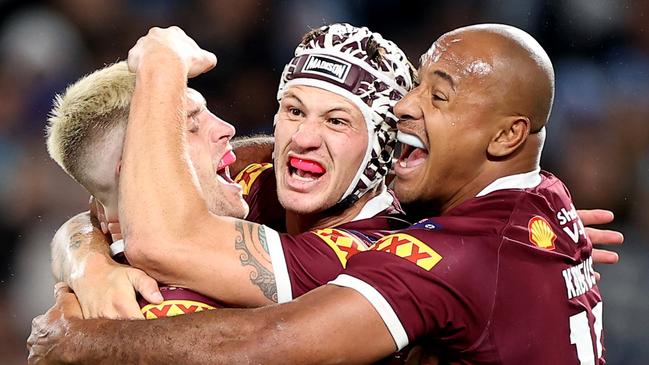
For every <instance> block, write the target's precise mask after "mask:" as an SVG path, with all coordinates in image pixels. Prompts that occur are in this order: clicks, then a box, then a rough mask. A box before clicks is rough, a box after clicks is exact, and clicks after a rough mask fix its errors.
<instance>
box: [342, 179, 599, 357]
mask: <svg viewBox="0 0 649 365" xmlns="http://www.w3.org/2000/svg"><path fill="white" fill-rule="evenodd" d="M591 251H592V245H591V243H590V241H589V240H588V238H587V237H586V235H585V233H584V229H583V225H582V223H581V221H580V219H579V218H578V216H577V214H576V210H575V208H574V206H573V204H572V202H571V199H570V195H569V193H568V191H567V189H566V187H565V186H564V185H563V184H562V183H561V181H560V180H558V179H557V178H556V177H554V176H552V175H551V174H549V173H545V172H542V173H539V172H538V171H533V172H530V173H527V174H520V175H513V176H508V177H505V178H502V179H498V180H496V181H495V182H494V183H492V184H491V185H489V186H488V187H487V188H486V189H485V190H483V191H482V192H481V193H480V194H478V196H477V197H475V198H473V199H470V200H468V201H466V202H464V203H463V204H461V205H459V206H458V207H456V208H454V209H452V210H451V211H450V212H448V213H447V214H445V215H443V216H441V217H435V218H431V219H427V220H423V221H421V222H419V223H417V224H415V225H413V226H412V227H410V228H408V229H404V230H401V231H399V232H397V233H395V234H392V235H389V236H386V237H384V238H383V239H381V240H379V241H378V242H376V243H375V244H374V245H373V246H372V247H371V248H370V250H368V251H366V252H363V253H361V254H358V255H355V256H353V257H352V258H350V260H349V262H348V264H347V267H346V270H345V271H344V272H343V273H342V274H341V275H339V276H338V277H337V278H336V279H335V280H334V281H333V282H332V283H333V284H335V285H340V286H346V287H351V288H354V289H355V290H357V291H359V292H360V293H361V294H363V295H364V296H365V297H366V298H367V299H368V301H370V302H371V303H372V305H373V306H374V307H375V309H376V310H377V312H378V313H379V314H380V315H381V317H382V318H383V320H384V321H385V324H386V326H387V327H388V329H389V330H390V333H391V335H392V337H393V339H394V341H395V343H396V344H397V347H398V348H402V347H404V346H406V345H407V344H408V343H410V342H413V341H415V339H417V341H418V342H419V343H420V344H422V345H423V346H426V347H430V348H435V349H437V353H438V354H439V355H440V356H441V362H442V363H448V364H475V363H480V364H604V363H605V361H604V358H603V346H602V300H601V296H600V293H599V289H598V288H597V285H596V284H595V276H594V272H593V268H592V258H591Z"/></svg>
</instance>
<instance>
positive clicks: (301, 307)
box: [63, 287, 394, 364]
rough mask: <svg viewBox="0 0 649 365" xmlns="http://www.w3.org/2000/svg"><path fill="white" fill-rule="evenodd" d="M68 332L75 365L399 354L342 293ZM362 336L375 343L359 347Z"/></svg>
mask: <svg viewBox="0 0 649 365" xmlns="http://www.w3.org/2000/svg"><path fill="white" fill-rule="evenodd" d="M340 308H344V310H342V311H341V310H340ZM68 328H69V329H68V331H67V336H68V338H67V339H66V341H65V342H64V346H63V347H64V349H63V351H64V352H65V353H69V354H71V355H72V356H75V357H73V358H70V359H69V360H72V361H71V362H72V363H87V364H101V363H106V364H111V363H183V364H203V363H209V364H356V363H369V362H372V361H375V360H378V359H380V358H382V357H384V356H386V355H388V354H389V353H391V352H392V351H394V343H393V342H392V339H391V337H390V335H389V333H388V331H387V329H386V328H385V326H384V325H383V322H382V320H381V319H380V317H379V316H378V314H377V313H376V312H374V310H373V309H372V308H371V306H369V304H368V303H367V302H366V301H365V299H363V298H362V297H360V296H359V295H358V294H357V293H355V292H352V291H351V289H341V288H336V287H328V288H323V289H320V290H319V291H318V292H317V293H314V294H309V295H307V296H305V299H302V300H300V301H295V302H291V303H287V304H283V305H278V306H273V307H266V308H260V309H255V310H249V309H247V310H241V309H217V310H213V311H207V312H201V313H194V314H189V315H183V316H177V317H173V318H163V319H157V320H155V321H106V320H96V321H95V320H93V321H80V320H74V321H71V322H70V325H69V326H68ZM115 333H120V334H123V335H122V336H115ZM362 338H365V339H368V338H371V339H372V340H371V341H366V342H363V346H362V347H360V348H359V346H358V344H359V342H358V341H359V340H358V339H362ZM325 339H326V340H325Z"/></svg>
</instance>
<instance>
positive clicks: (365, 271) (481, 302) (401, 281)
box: [331, 230, 493, 350]
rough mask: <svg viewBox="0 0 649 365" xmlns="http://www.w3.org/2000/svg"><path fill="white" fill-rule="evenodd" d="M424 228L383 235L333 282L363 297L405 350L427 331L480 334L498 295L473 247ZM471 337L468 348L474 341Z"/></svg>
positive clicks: (349, 264)
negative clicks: (470, 252) (475, 263)
mask: <svg viewBox="0 0 649 365" xmlns="http://www.w3.org/2000/svg"><path fill="white" fill-rule="evenodd" d="M420 231H421V230H407V231H403V232H399V233H395V234H392V235H388V236H386V237H384V238H382V239H381V240H379V241H377V242H376V243H375V244H374V245H373V246H372V247H370V248H369V250H367V251H366V252H363V253H361V254H358V255H355V256H354V257H353V258H351V259H350V260H349V262H348V265H347V267H346V269H345V270H344V271H343V272H342V273H341V274H340V275H339V276H338V277H337V278H336V279H335V280H333V281H332V282H331V284H334V285H338V286H343V287H348V288H352V289H354V290H356V291H357V292H359V293H360V294H361V295H363V296H364V297H365V298H366V299H367V300H368V301H369V302H370V303H371V304H372V306H373V307H374V308H375V310H376V311H377V312H378V314H379V315H380V316H381V318H382V319H383V321H384V323H385V325H386V327H387V328H388V330H389V331H390V334H391V335H392V338H393V340H394V342H395V344H396V346H397V348H398V349H399V350H400V349H402V348H404V347H405V346H406V345H408V344H409V343H410V342H411V341H413V340H414V339H416V338H418V337H421V336H424V335H434V336H438V337H442V338H443V337H444V336H454V335H456V336H457V334H453V333H446V332H445V331H444V330H445V329H448V328H455V329H457V328H472V331H477V332H476V333H479V331H481V328H482V327H483V326H484V321H483V318H484V315H483V314H484V313H487V312H489V310H490V305H489V300H490V299H489V298H490V297H492V296H493V291H492V293H491V294H489V290H488V289H487V288H488V287H490V286H492V280H490V278H489V275H488V274H487V272H486V271H485V270H484V269H478V270H474V269H475V268H474V267H472V266H473V264H472V263H471V261H470V259H469V258H467V257H466V255H465V252H466V251H467V250H464V249H457V248H454V247H453V245H454V244H455V243H451V242H450V241H447V240H446V238H445V237H444V236H443V235H440V236H439V237H438V236H436V235H435V234H432V233H429V232H424V233H421V232H420ZM486 266H488V265H486ZM469 267H470V268H471V270H469ZM489 269H493V268H491V267H489ZM480 287H482V288H481V289H480ZM463 335H464V336H465V335H466V334H463ZM469 338H470V336H469V337H467V341H466V343H465V346H466V348H468V347H470V346H471V345H472V343H471V342H470V341H469V340H468V339H469Z"/></svg>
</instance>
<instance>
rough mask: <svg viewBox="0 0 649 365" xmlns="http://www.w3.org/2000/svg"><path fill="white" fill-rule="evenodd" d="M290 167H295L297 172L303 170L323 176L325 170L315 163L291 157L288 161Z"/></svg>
mask: <svg viewBox="0 0 649 365" xmlns="http://www.w3.org/2000/svg"><path fill="white" fill-rule="evenodd" d="M290 163H291V166H292V167H295V168H296V169H298V170H303V171H307V172H312V173H314V174H324V173H325V169H324V167H322V165H320V164H319V163H317V162H314V161H309V160H303V159H300V158H295V157H291V160H290Z"/></svg>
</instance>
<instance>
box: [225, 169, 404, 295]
mask: <svg viewBox="0 0 649 365" xmlns="http://www.w3.org/2000/svg"><path fill="white" fill-rule="evenodd" d="M235 181H237V182H238V183H239V184H241V186H242V188H243V194H244V199H246V202H248V204H249V206H250V213H249V214H248V216H247V217H246V220H249V221H254V222H256V223H260V224H264V225H265V226H269V227H270V228H273V229H266V231H265V232H266V241H267V243H268V249H269V253H270V256H271V259H272V264H273V271H274V273H275V280H276V283H277V294H278V301H279V302H280V303H282V302H286V301H290V300H291V299H293V298H296V297H298V296H300V295H302V294H304V293H306V292H308V291H310V290H313V289H315V288H317V287H319V286H322V285H324V284H326V283H327V282H329V281H330V280H332V279H334V278H335V277H336V275H338V274H339V273H340V271H341V270H342V269H343V268H344V267H345V264H346V263H347V259H348V258H349V257H350V256H351V255H353V254H355V253H356V252H359V251H363V250H366V249H367V248H368V247H369V245H371V244H372V243H373V242H374V241H376V240H378V239H379V238H381V237H383V236H384V235H386V234H387V233H389V231H392V230H396V229H402V228H405V227H408V226H409V225H410V224H409V223H408V221H406V220H405V216H404V215H403V211H402V210H401V207H400V205H399V203H398V201H397V200H396V199H395V198H394V196H393V195H392V193H391V192H389V191H388V190H387V189H384V191H382V192H381V194H379V195H377V196H376V197H374V198H372V199H371V200H369V201H368V202H367V203H366V204H365V206H364V207H363V209H362V210H361V212H360V213H359V215H358V216H356V218H355V219H354V220H352V221H351V222H348V223H345V224H342V225H339V226H336V227H333V228H325V229H317V230H313V231H309V232H305V233H301V234H297V235H289V234H283V233H280V232H285V231H286V228H285V211H284V209H283V208H282V206H281V205H280V204H279V201H278V199H277V190H276V189H277V188H276V182H275V172H274V170H273V168H272V164H269V163H267V164H252V165H250V166H248V167H246V168H245V169H244V170H243V171H241V172H240V173H239V174H238V175H237V177H236V178H235ZM269 222H270V224H269Z"/></svg>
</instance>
